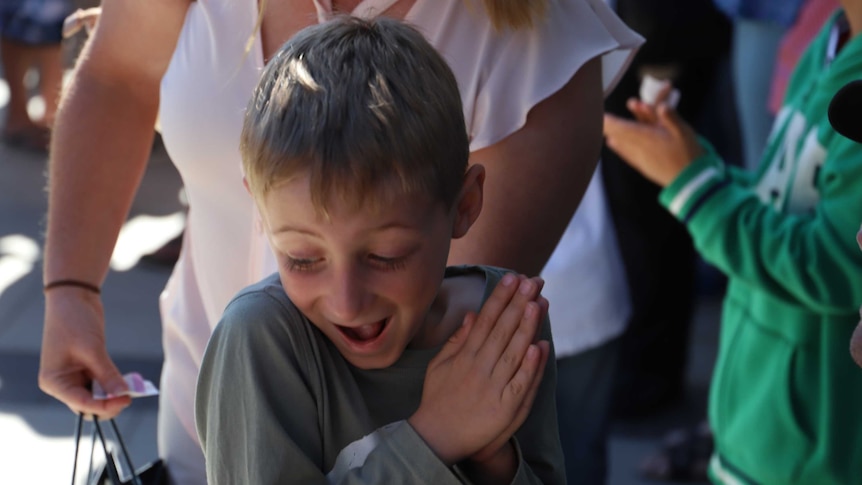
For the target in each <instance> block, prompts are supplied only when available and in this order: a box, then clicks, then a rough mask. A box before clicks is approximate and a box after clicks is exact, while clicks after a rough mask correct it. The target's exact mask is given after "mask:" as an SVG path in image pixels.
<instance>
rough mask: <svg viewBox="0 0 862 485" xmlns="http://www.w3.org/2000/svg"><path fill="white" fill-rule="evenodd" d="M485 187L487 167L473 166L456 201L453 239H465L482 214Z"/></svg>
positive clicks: (466, 174) (465, 177)
mask: <svg viewBox="0 0 862 485" xmlns="http://www.w3.org/2000/svg"><path fill="white" fill-rule="evenodd" d="M484 185H485V167H483V166H482V165H479V164H475V165H472V166H471V167H470V168H468V169H467V172H466V173H465V174H464V185H463V186H462V187H461V193H460V194H458V199H457V200H456V201H455V223H454V224H453V225H452V239H458V238H459V237H464V235H465V234H467V231H468V230H469V229H470V227H471V226H472V225H473V223H474V222H476V219H478V218H479V213H480V212H482V197H483V190H484Z"/></svg>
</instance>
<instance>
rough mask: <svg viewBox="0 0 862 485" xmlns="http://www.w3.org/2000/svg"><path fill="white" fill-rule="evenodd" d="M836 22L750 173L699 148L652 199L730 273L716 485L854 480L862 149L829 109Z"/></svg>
mask: <svg viewBox="0 0 862 485" xmlns="http://www.w3.org/2000/svg"><path fill="white" fill-rule="evenodd" d="M842 26H843V27H845V28H846V21H845V20H844V17H843V14H840V13H836V15H835V16H833V17H832V19H831V20H830V21H829V22H827V24H826V26H824V28H823V30H822V31H821V32H820V34H819V35H818V36H817V38H816V39H815V40H814V42H812V44H811V46H809V48H808V50H807V51H806V52H805V54H804V55H803V57H802V59H801V60H800V62H799V64H798V65H797V67H796V70H795V71H794V74H793V77H792V79H791V82H790V84H789V86H788V91H787V95H786V98H785V105H784V107H783V109H782V111H781V113H779V115H778V117H777V119H776V122H775V125H774V128H773V133H772V135H771V136H770V140H769V144H768V147H767V149H766V151H765V152H764V155H763V159H762V161H761V165H760V169H759V171H758V173H756V174H753V175H749V174H747V173H744V172H742V171H741V170H737V169H736V168H734V167H729V166H726V165H725V164H724V163H723V162H722V161H721V160H720V158H719V157H718V155H716V153H715V151H714V150H713V149H712V147H710V146H709V145H708V144H707V143H706V142H703V141H702V144H703V146H704V148H705V149H706V154H705V155H704V156H702V157H700V158H698V159H697V160H695V161H694V163H693V164H692V165H691V166H690V167H688V168H686V169H685V170H684V171H683V172H682V173H681V174H680V175H679V176H678V177H677V178H676V179H675V180H674V181H673V183H671V184H670V185H669V186H668V187H667V188H665V189H664V191H663V192H662V193H661V194H660V201H661V203H662V204H663V205H664V206H665V207H666V208H667V209H668V210H669V211H670V212H671V213H673V214H674V215H675V216H676V217H678V218H679V219H680V220H681V221H683V222H684V223H685V224H686V225H687V227H688V229H689V231H690V233H691V235H692V238H693V239H694V242H695V244H696V246H697V248H698V250H699V251H700V254H702V255H703V257H704V258H705V259H706V260H708V261H709V262H711V263H712V264H714V265H715V266H716V267H718V268H720V269H721V270H722V271H723V272H724V273H726V274H727V275H728V277H729V287H728V290H727V295H726V297H725V300H724V308H723V312H722V323H721V335H720V343H719V354H718V360H717V362H716V367H715V371H714V375H713V379H712V388H711V391H710V403H709V419H710V424H711V425H712V426H713V429H714V432H715V438H716V454H715V456H714V457H713V460H712V462H711V464H710V475H711V477H712V479H713V480H714V481H716V482H719V483H762V484H780V485H790V484H812V485H828V484H841V485H848V484H860V483H862V370H860V369H859V368H858V367H856V366H855V364H854V363H853V361H852V360H851V358H850V354H849V352H848V348H849V341H850V335H851V333H852V331H853V328H854V327H855V325H856V322H858V321H859V314H858V312H857V309H858V306H859V304H860V303H862V253H860V251H859V248H857V247H856V242H855V234H856V230H857V228H858V227H859V223H860V222H862V147H860V146H859V145H857V144H855V143H853V142H851V141H850V140H847V139H846V138H844V137H842V136H841V135H838V134H837V133H836V132H835V131H834V130H833V129H832V128H831V126H830V125H829V121H828V119H827V115H826V113H827V107H828V105H829V101H830V100H831V98H832V96H833V95H834V94H835V92H836V91H838V89H839V88H841V87H842V86H843V85H844V84H845V83H847V82H848V81H851V80H853V79H859V78H862V37H856V38H854V39H852V40H851V41H850V42H849V43H847V44H846V45H845V46H844V47H843V48H842V49H841V50H840V52H839V53H838V55H837V56H834V58H833V56H830V55H829V52H830V51H834V43H835V39H834V38H833V35H834V33H833V28H834V29H840V28H842ZM836 33H837V32H836ZM860 122H862V113H860Z"/></svg>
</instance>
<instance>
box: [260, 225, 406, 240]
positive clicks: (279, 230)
mask: <svg viewBox="0 0 862 485" xmlns="http://www.w3.org/2000/svg"><path fill="white" fill-rule="evenodd" d="M389 229H402V230H407V231H412V232H421V231H418V230H417V228H416V227H415V226H412V225H409V224H407V223H402V222H397V221H390V222H386V223H383V224H380V225H379V226H376V227H373V228H371V230H372V231H375V232H379V231H386V230H389ZM284 232H296V233H299V234H304V235H306V236H311V237H316V238H319V237H320V234H318V233H316V232H314V231H312V230H311V229H305V228H302V227H294V226H291V225H289V224H288V225H284V226H281V227H279V228H277V229H274V230H273V231H272V233H273V234H281V233H284Z"/></svg>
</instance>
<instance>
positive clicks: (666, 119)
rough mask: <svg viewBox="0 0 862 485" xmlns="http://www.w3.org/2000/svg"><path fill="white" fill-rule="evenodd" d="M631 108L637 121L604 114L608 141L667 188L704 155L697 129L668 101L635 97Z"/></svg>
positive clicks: (629, 104) (612, 148) (622, 154)
mask: <svg viewBox="0 0 862 485" xmlns="http://www.w3.org/2000/svg"><path fill="white" fill-rule="evenodd" d="M628 108H629V110H630V111H631V112H632V114H634V116H635V118H636V120H637V121H631V120H626V119H623V118H619V117H617V116H614V115H610V114H607V113H606V114H605V125H604V133H605V143H606V144H607V146H608V148H610V149H611V150H613V151H614V152H616V153H617V154H618V155H619V156H620V158H622V159H623V160H625V161H626V162H627V163H628V164H629V165H631V166H632V167H633V168H634V169H636V170H637V171H639V172H640V173H641V174H643V176H644V177H646V178H648V179H649V180H651V181H653V182H655V183H657V184H658V185H660V186H662V187H666V186H667V185H668V184H670V183H671V182H672V181H673V180H674V179H675V178H676V177H677V176H678V175H679V174H680V172H682V171H683V170H684V169H685V168H686V167H688V166H689V165H690V164H691V162H692V161H694V159H696V158H697V157H699V156H700V155H702V154H703V148H701V146H700V144H698V142H697V136H696V134H695V132H694V130H693V129H692V128H691V126H689V125H688V124H687V123H686V122H685V121H683V120H682V119H681V118H680V117H679V114H677V112H676V111H675V110H674V109H673V108H671V107H669V106H668V105H667V104H664V103H661V104H659V105H658V107H653V106H651V105H649V104H647V103H644V102H643V101H640V100H637V99H634V98H632V99H630V100H629V101H628Z"/></svg>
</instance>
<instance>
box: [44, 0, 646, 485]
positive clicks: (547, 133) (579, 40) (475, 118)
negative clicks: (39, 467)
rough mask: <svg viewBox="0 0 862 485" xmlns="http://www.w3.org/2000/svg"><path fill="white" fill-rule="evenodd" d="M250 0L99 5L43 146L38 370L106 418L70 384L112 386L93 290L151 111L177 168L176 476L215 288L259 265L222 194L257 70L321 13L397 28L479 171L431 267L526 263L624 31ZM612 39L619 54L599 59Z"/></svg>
mask: <svg viewBox="0 0 862 485" xmlns="http://www.w3.org/2000/svg"><path fill="white" fill-rule="evenodd" d="M261 3H262V5H260V6H259V5H257V4H256V3H254V2H239V1H236V0H199V1H196V2H192V1H189V0H151V1H149V2H124V1H119V0H105V1H104V2H103V12H102V17H101V19H100V20H99V22H98V24H97V26H96V28H95V30H94V31H93V35H92V37H91V39H90V41H89V43H88V45H87V47H86V48H85V50H84V52H83V55H82V58H81V61H80V63H79V65H78V68H77V70H76V74H75V77H74V79H73V81H72V84H71V86H70V88H69V91H68V94H67V95H66V97H65V99H64V100H63V102H62V109H61V112H60V115H59V117H58V122H57V128H56V133H55V135H54V141H53V143H54V145H53V150H52V152H53V160H52V162H51V168H50V182H49V190H50V200H49V214H48V219H49V221H48V231H47V240H46V248H45V255H46V259H45V274H44V277H45V282H46V285H51V289H50V290H48V291H47V292H46V316H45V332H44V344H43V349H42V350H43V352H42V365H41V370H40V377H39V381H40V386H41V387H42V389H43V390H45V392H47V393H49V394H51V395H53V396H55V397H57V398H58V399H60V400H61V401H63V402H64V403H66V404H67V405H68V406H69V407H70V408H71V409H73V410H74V411H83V412H86V413H93V414H99V415H102V416H106V417H107V416H111V415H115V414H117V413H119V412H120V410H122V408H123V407H125V406H127V405H128V404H129V400H128V399H127V398H116V399H112V400H108V401H102V402H96V401H93V400H92V399H91V398H90V395H89V393H88V391H87V389H86V387H85V384H86V383H87V382H88V381H89V380H90V379H96V380H98V381H99V382H100V383H101V384H102V385H103V386H104V387H105V388H106V389H108V390H109V391H112V390H113V391H118V390H122V386H123V385H122V382H121V380H120V373H119V372H118V371H117V369H116V367H115V366H114V365H113V363H112V362H111V361H110V358H109V357H108V355H107V353H106V351H105V345H104V319H103V316H102V306H101V302H100V300H99V296H98V293H97V292H96V291H93V290H96V289H98V286H99V285H100V283H101V282H102V280H103V279H104V277H105V274H106V272H107V268H108V261H109V258H110V254H111V249H112V247H113V244H114V242H115V240H116V236H117V233H118V231H119V229H120V227H121V225H122V223H123V221H124V219H125V216H126V213H127V212H128V208H129V205H130V204H131V201H132V198H133V196H134V193H135V189H136V187H137V185H138V184H139V183H140V180H141V175H142V173H143V170H144V167H145V164H146V160H147V155H148V153H149V148H150V143H151V135H152V127H153V125H154V123H155V120H156V116H157V114H158V116H159V120H160V125H161V128H162V138H163V140H164V142H165V146H166V148H167V150H168V152H169V154H170V156H171V159H172V160H173V161H174V162H175V163H176V165H177V168H178V170H179V172H180V174H181V176H182V178H183V181H184V184H185V187H186V191H187V195H188V200H189V215H188V226H187V229H186V234H185V238H184V241H183V245H184V247H183V251H182V255H181V257H180V259H179V261H178V263H177V265H176V267H175V269H174V272H173V275H172V276H171V279H170V281H169V282H168V285H167V288H166V289H165V292H164V293H163V294H162V298H161V307H162V317H163V331H164V350H165V363H164V367H163V373H162V380H161V389H162V394H161V402H160V417H159V447H160V455H161V456H162V457H163V458H165V460H166V461H167V464H168V466H169V467H170V469H171V473H172V475H173V478H174V479H175V480H176V481H177V482H178V483H184V484H185V483H200V482H202V481H203V477H204V474H203V460H202V456H201V453H200V450H199V447H198V446H197V438H196V436H195V433H194V422H193V398H194V391H193V389H194V382H195V379H196V376H197V370H198V366H199V363H200V358H201V354H202V353H203V350H204V347H205V346H206V342H207V339H208V337H209V335H210V332H211V330H212V328H213V326H214V325H215V324H216V323H217V322H218V319H219V316H220V315H221V312H222V309H223V308H224V306H225V305H226V303H227V302H228V300H229V299H230V297H232V296H233V295H234V293H235V292H237V291H238V290H239V289H241V288H242V287H244V286H246V285H248V284H250V283H252V282H254V281H256V280H258V279H260V278H261V277H262V276H264V275H266V274H269V273H271V272H273V271H274V270H275V268H276V266H275V263H274V259H273V257H272V255H271V253H270V251H269V248H268V246H267V244H266V241H265V238H264V236H263V234H262V233H261V232H260V230H259V227H258V225H257V219H256V218H257V215H256V214H255V212H254V209H253V206H252V201H251V199H250V198H249V197H248V196H247V194H246V193H245V190H244V188H243V187H242V182H241V178H242V174H241V172H240V157H239V149H238V137H239V132H240V126H241V123H242V114H243V109H244V107H245V105H246V102H247V100H248V97H249V96H250V95H251V92H252V88H253V87H254V85H255V83H256V81H257V78H258V75H259V73H260V70H261V68H262V67H263V66H264V64H265V63H266V60H267V59H269V57H270V56H271V55H272V54H273V53H275V52H276V50H277V49H278V47H280V46H281V44H282V43H283V42H284V41H285V40H286V39H288V38H289V37H290V36H291V35H292V34H293V33H294V32H296V31H298V30H299V29H301V28H302V27H305V26H307V25H309V24H311V23H313V22H318V21H322V20H325V19H327V18H329V17H330V16H331V15H333V14H334V13H339V12H342V13H351V14H352V15H357V16H374V15H388V16H392V17H395V18H401V19H406V20H407V21H409V22H411V23H413V24H414V25H416V26H417V27H418V28H419V29H420V30H421V31H422V32H423V33H424V34H425V35H426V36H427V38H428V39H429V40H430V41H431V43H432V44H433V45H434V46H435V47H436V48H437V49H438V50H440V52H441V53H442V54H443V55H444V57H445V58H446V59H447V60H448V61H449V63H450V65H451V67H452V68H453V71H454V72H455V74H456V77H457V78H458V82H459V88H460V89H461V96H462V98H463V101H464V110H465V115H466V119H467V122H468V129H469V130H470V136H471V163H479V162H481V163H483V164H484V165H485V166H486V168H487V183H486V189H485V194H486V195H485V196H486V200H485V207H486V208H487V209H486V212H485V213H484V214H483V216H482V218H480V220H479V221H478V222H477V224H476V226H474V227H475V229H476V230H475V233H473V234H472V236H471V237H468V238H466V239H465V240H463V241H461V242H459V244H457V245H455V246H453V249H452V254H451V257H450V262H453V263H459V262H468V261H469V262H472V263H487V264H495V265H501V266H507V267H511V268H513V269H515V270H517V271H519V272H523V273H529V274H536V273H538V272H539V271H540V270H541V268H542V266H543V265H544V263H545V261H547V259H548V257H549V256H550V254H551V252H552V250H553V249H554V246H555V244H556V242H557V240H558V239H559V237H560V235H561V234H562V233H563V231H564V229H565V228H566V224H567V223H568V221H569V219H570V218H571V215H572V213H573V212H574V210H575V207H576V206H577V204H578V201H579V200H580V196H581V194H583V192H584V190H585V188H586V186H587V184H588V181H589V178H590V175H591V173H592V171H593V169H594V167H595V163H596V160H597V155H598V149H599V143H600V139H601V110H602V105H601V101H602V92H603V89H606V88H608V87H609V86H611V85H612V84H613V82H614V80H615V78H616V74H618V73H619V72H620V68H621V67H622V66H623V64H624V63H625V62H626V61H627V58H628V52H626V51H625V49H632V48H634V47H636V46H637V45H638V44H639V43H640V38H639V37H638V36H637V35H636V34H634V33H632V32H631V31H630V30H628V29H627V28H626V27H625V26H624V25H623V24H622V23H620V22H619V20H618V19H617V18H616V17H615V16H614V15H613V14H612V13H611V12H610V10H609V9H608V8H607V7H606V6H605V4H604V3H603V2H602V1H600V0H567V1H565V2H539V1H536V0H530V1H526V0H525V1H523V2H521V3H517V4H515V3H514V2H500V1H499V0H488V1H486V2H485V8H484V9H483V8H482V7H480V6H479V5H473V4H472V2H470V1H466V0H435V1H431V0H365V1H362V2H359V1H358V0H350V1H345V2H338V1H335V2H329V1H326V0H314V1H312V0H279V1H273V0H270V1H268V2H261ZM264 3H265V6H264V5H263V4H264ZM614 51H620V52H621V54H620V52H617V54H618V55H617V56H613V58H611V57H612V56H608V57H607V59H608V61H607V62H605V63H603V62H602V60H601V56H602V55H604V54H609V53H612V52H614ZM603 70H604V71H605V72H607V73H609V74H608V75H606V76H605V79H604V81H603V80H602V71H603ZM95 136H98V143H94V137H95ZM68 280H73V281H72V282H71V283H69V282H68ZM57 281H60V282H66V283H67V284H61V285H52V284H53V283H55V282H57ZM80 283H82V284H83V285H84V286H90V287H91V288H85V287H82V286H81V284H80Z"/></svg>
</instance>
